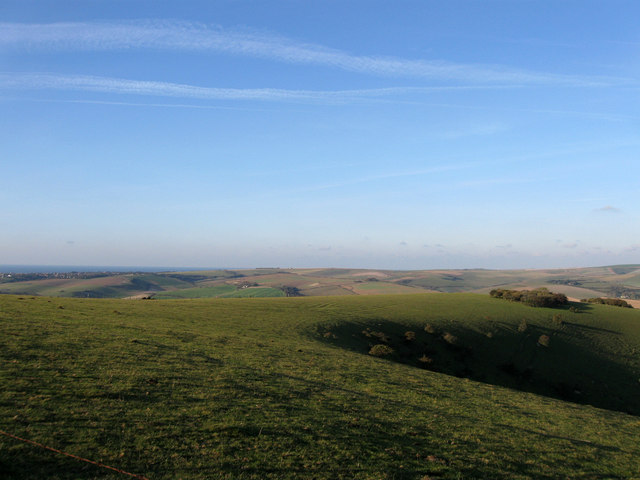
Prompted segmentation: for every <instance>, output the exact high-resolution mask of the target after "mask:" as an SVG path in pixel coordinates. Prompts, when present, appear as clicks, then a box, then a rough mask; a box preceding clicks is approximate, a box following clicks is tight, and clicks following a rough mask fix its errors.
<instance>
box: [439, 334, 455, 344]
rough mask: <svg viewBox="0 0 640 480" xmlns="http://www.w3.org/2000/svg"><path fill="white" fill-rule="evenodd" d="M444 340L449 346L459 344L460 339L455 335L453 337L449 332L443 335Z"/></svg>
mask: <svg viewBox="0 0 640 480" xmlns="http://www.w3.org/2000/svg"><path fill="white" fill-rule="evenodd" d="M442 338H443V339H444V341H445V342H447V343H448V344H449V345H457V344H458V337H456V336H455V335H453V334H451V333H449V332H444V334H443V335H442Z"/></svg>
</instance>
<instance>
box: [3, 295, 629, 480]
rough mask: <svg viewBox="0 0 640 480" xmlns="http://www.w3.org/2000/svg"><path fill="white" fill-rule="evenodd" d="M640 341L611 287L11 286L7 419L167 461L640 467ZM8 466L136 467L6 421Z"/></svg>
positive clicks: (473, 469)
mask: <svg viewBox="0 0 640 480" xmlns="http://www.w3.org/2000/svg"><path fill="white" fill-rule="evenodd" d="M248 290H250V288H249V289H248ZM558 315H560V316H561V318H559V317H558ZM554 316H555V317H556V318H555V320H554ZM523 320H524V324H526V328H522V325H523ZM425 328H426V330H425ZM408 332H413V335H411V334H408ZM542 335H545V336H546V337H547V340H546V341H542V342H541V340H540V337H541V336H542ZM376 345H384V346H386V347H387V349H386V350H389V349H390V350H392V352H391V353H389V354H388V355H384V356H382V357H378V356H374V355H372V354H370V353H369V352H370V351H371V349H372V347H375V346H376ZM374 350H375V349H374ZM378 350H380V349H378ZM638 352H640V312H638V311H637V310H631V309H621V308H616V307H610V306H604V305H580V309H579V310H578V311H573V312H572V311H569V310H568V309H567V310H556V309H537V308H532V307H528V306H525V305H521V304H517V303H511V302H507V301H504V300H500V299H493V298H489V297H488V296H479V295H473V294H450V295H444V294H421V295H394V296H385V295H382V296H355V295H352V296H343V297H312V298H254V299H233V298H231V299H195V300H194V299H190V300H156V301H139V302H132V301H127V300H112V299H72V298H46V297H29V296H22V297H18V296H10V295H4V296H0V362H1V365H2V368H1V369H0V385H1V386H2V388H1V389H0V430H3V431H6V432H10V433H12V434H14V435H18V436H20V437H24V438H28V439H31V440H34V441H37V442H40V443H43V444H46V445H48V446H51V447H54V448H57V449H61V450H64V451H66V452H69V453H73V454H76V455H79V456H82V457H85V458H89V459H92V460H96V461H100V462H102V463H105V464H107V465H112V466H115V467H118V468H122V469H124V470H126V471H128V472H133V473H137V474H142V475H144V476H146V477H148V478H150V479H165V478H166V479H173V478H185V479H187V478H189V479H191V478H194V479H196V478H198V479H205V478H214V479H215V478H234V479H235V478H245V479H250V478H251V479H262V478H317V479H322V478H345V479H346V478H360V479H416V480H418V479H423V480H426V479H429V478H451V479H453V478H498V479H500V478H503V479H513V478H515V479H518V478H520V479H524V478H581V479H584V478H594V479H595V478H634V477H636V478H637V477H639V476H640V428H639V427H640V417H639V416H638V415H639V414H640V412H639V411H638V406H639V405H640V364H639V359H638V357H639V355H638ZM424 357H427V358H428V359H429V361H425V360H424ZM567 400H571V401H567ZM0 473H1V474H2V475H1V476H2V478H8V479H18V478H20V479H25V478H27V479H28V478H32V479H36V478H37V479H40V478H59V479H71V478H100V479H107V478H125V477H123V476H122V475H120V474H116V473H114V472H110V471H108V470H104V469H101V468H98V467H96V466H92V465H89V464H86V463H82V462H79V461H77V460H74V459H71V458H68V457H64V456H61V455H58V454H54V453H52V452H49V451H46V450H42V449H39V448H37V447H35V446H32V445H28V444H25V443H22V442H18V441H16V440H14V439H10V438H6V437H4V436H0Z"/></svg>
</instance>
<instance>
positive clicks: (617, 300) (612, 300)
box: [580, 297, 633, 308]
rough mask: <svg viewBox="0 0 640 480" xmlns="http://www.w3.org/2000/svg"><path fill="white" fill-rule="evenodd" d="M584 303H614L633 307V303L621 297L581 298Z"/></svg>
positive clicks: (616, 305) (618, 305) (619, 305)
mask: <svg viewBox="0 0 640 480" xmlns="http://www.w3.org/2000/svg"><path fill="white" fill-rule="evenodd" d="M580 301H581V302H584V303H599V304H600V305H613V306H614V307H624V308H633V306H632V305H630V304H629V303H627V302H625V301H624V300H622V299H621V298H600V297H597V298H585V299H582V300H580Z"/></svg>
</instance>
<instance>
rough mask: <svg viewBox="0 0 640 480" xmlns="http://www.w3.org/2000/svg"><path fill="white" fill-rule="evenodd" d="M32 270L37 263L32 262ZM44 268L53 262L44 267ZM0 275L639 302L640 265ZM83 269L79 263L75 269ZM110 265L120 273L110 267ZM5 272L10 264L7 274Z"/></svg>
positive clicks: (93, 282)
mask: <svg viewBox="0 0 640 480" xmlns="http://www.w3.org/2000/svg"><path fill="white" fill-rule="evenodd" d="M33 268H34V270H35V269H36V267H33ZM42 268H43V269H46V268H49V269H51V267H42ZM71 268H72V267H68V268H65V269H62V268H61V269H60V271H57V272H46V271H40V272H37V271H25V272H22V273H4V272H3V273H0V293H4V294H12V293H13V294H20V295H42V296H56V297H80V298H154V299H170V298H212V297H243V298H244V297H278V296H327V295H380V294H400V293H419V292H425V291H431V292H446V293H453V292H473V293H488V292H489V291H490V290H492V289H495V288H504V289H516V290H518V289H533V288H540V287H545V288H548V289H549V290H552V291H554V292H557V293H562V294H564V295H566V296H567V297H569V298H570V299H582V298H595V297H610V298H621V299H625V300H628V301H629V302H630V303H632V304H634V303H636V306H638V305H639V304H638V303H637V302H639V301H640V265H612V266H603V267H588V268H569V269H540V270H531V269H522V270H487V269H458V270H381V269H375V270H374V269H349V268H295V269H286V268H275V267H274V268H256V269H216V270H190V271H179V270H166V271H157V270H158V269H149V270H154V271H144V269H143V268H142V267H140V268H139V269H138V270H137V271H127V270H126V269H127V268H129V269H130V268H137V267H122V268H121V269H120V267H87V268H86V270H85V271H84V272H80V271H79V270H70V269H71ZM74 268H80V267H74ZM103 268H104V269H107V268H111V269H113V270H116V269H120V270H121V271H117V272H115V271H107V270H102V269H103ZM6 271H7V270H6V269H5V272H6Z"/></svg>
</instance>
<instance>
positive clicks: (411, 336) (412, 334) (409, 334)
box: [404, 330, 416, 342]
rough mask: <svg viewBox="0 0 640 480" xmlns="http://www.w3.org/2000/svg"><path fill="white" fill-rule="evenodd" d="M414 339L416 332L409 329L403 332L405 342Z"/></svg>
mask: <svg viewBox="0 0 640 480" xmlns="http://www.w3.org/2000/svg"><path fill="white" fill-rule="evenodd" d="M415 339H416V332H412V331H411V330H409V331H407V332H404V340H405V342H413V341H414V340H415Z"/></svg>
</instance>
